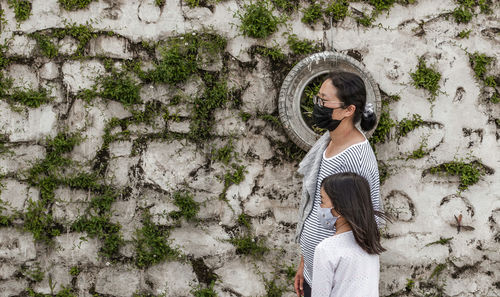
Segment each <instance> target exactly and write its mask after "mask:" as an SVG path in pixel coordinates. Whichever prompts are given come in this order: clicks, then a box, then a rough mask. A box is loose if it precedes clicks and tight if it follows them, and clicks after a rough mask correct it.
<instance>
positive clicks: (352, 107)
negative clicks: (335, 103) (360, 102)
mask: <svg viewBox="0 0 500 297" xmlns="http://www.w3.org/2000/svg"><path fill="white" fill-rule="evenodd" d="M344 110H345V112H346V114H345V115H346V117H350V116H352V115H353V114H354V113H355V112H356V105H354V104H351V105H349V106H347V107H346V108H345V109H344Z"/></svg>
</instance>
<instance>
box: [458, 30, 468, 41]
mask: <svg viewBox="0 0 500 297" xmlns="http://www.w3.org/2000/svg"><path fill="white" fill-rule="evenodd" d="M470 32H472V30H462V31H460V32H458V35H457V37H458V38H462V39H463V38H467V39H468V38H469V35H470Z"/></svg>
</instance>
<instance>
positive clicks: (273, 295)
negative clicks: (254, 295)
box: [264, 278, 286, 297]
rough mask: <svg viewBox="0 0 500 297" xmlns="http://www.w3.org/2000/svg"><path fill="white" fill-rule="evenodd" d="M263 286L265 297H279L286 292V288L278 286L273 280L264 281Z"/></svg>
mask: <svg viewBox="0 0 500 297" xmlns="http://www.w3.org/2000/svg"><path fill="white" fill-rule="evenodd" d="M264 286H265V288H266V295H265V297H281V296H283V293H284V292H285V291H286V287H285V286H280V285H278V283H277V280H276V279H274V278H273V279H271V280H265V281H264Z"/></svg>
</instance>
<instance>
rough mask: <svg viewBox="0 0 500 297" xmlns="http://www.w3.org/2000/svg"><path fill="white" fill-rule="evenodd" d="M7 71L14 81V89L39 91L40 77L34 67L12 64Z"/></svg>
mask: <svg viewBox="0 0 500 297" xmlns="http://www.w3.org/2000/svg"><path fill="white" fill-rule="evenodd" d="M7 71H8V75H9V77H10V78H12V80H13V85H12V86H13V87H19V88H22V89H35V90H36V89H38V86H39V82H38V75H37V73H36V71H35V69H33V68H32V67H30V66H28V65H23V64H12V65H10V66H9V68H8V69H7Z"/></svg>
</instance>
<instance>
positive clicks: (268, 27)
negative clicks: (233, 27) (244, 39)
mask: <svg viewBox="0 0 500 297" xmlns="http://www.w3.org/2000/svg"><path fill="white" fill-rule="evenodd" d="M235 17H237V18H239V19H240V21H241V25H240V30H241V32H242V33H243V35H245V36H249V37H254V38H266V37H268V36H269V35H271V34H273V33H274V32H276V31H277V30H278V25H279V24H280V23H282V22H283V20H281V19H280V18H279V17H277V16H274V15H273V8H272V7H271V5H270V3H269V1H267V0H264V1H256V2H255V3H254V2H250V3H249V4H245V5H244V7H243V11H237V12H236V13H235Z"/></svg>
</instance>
